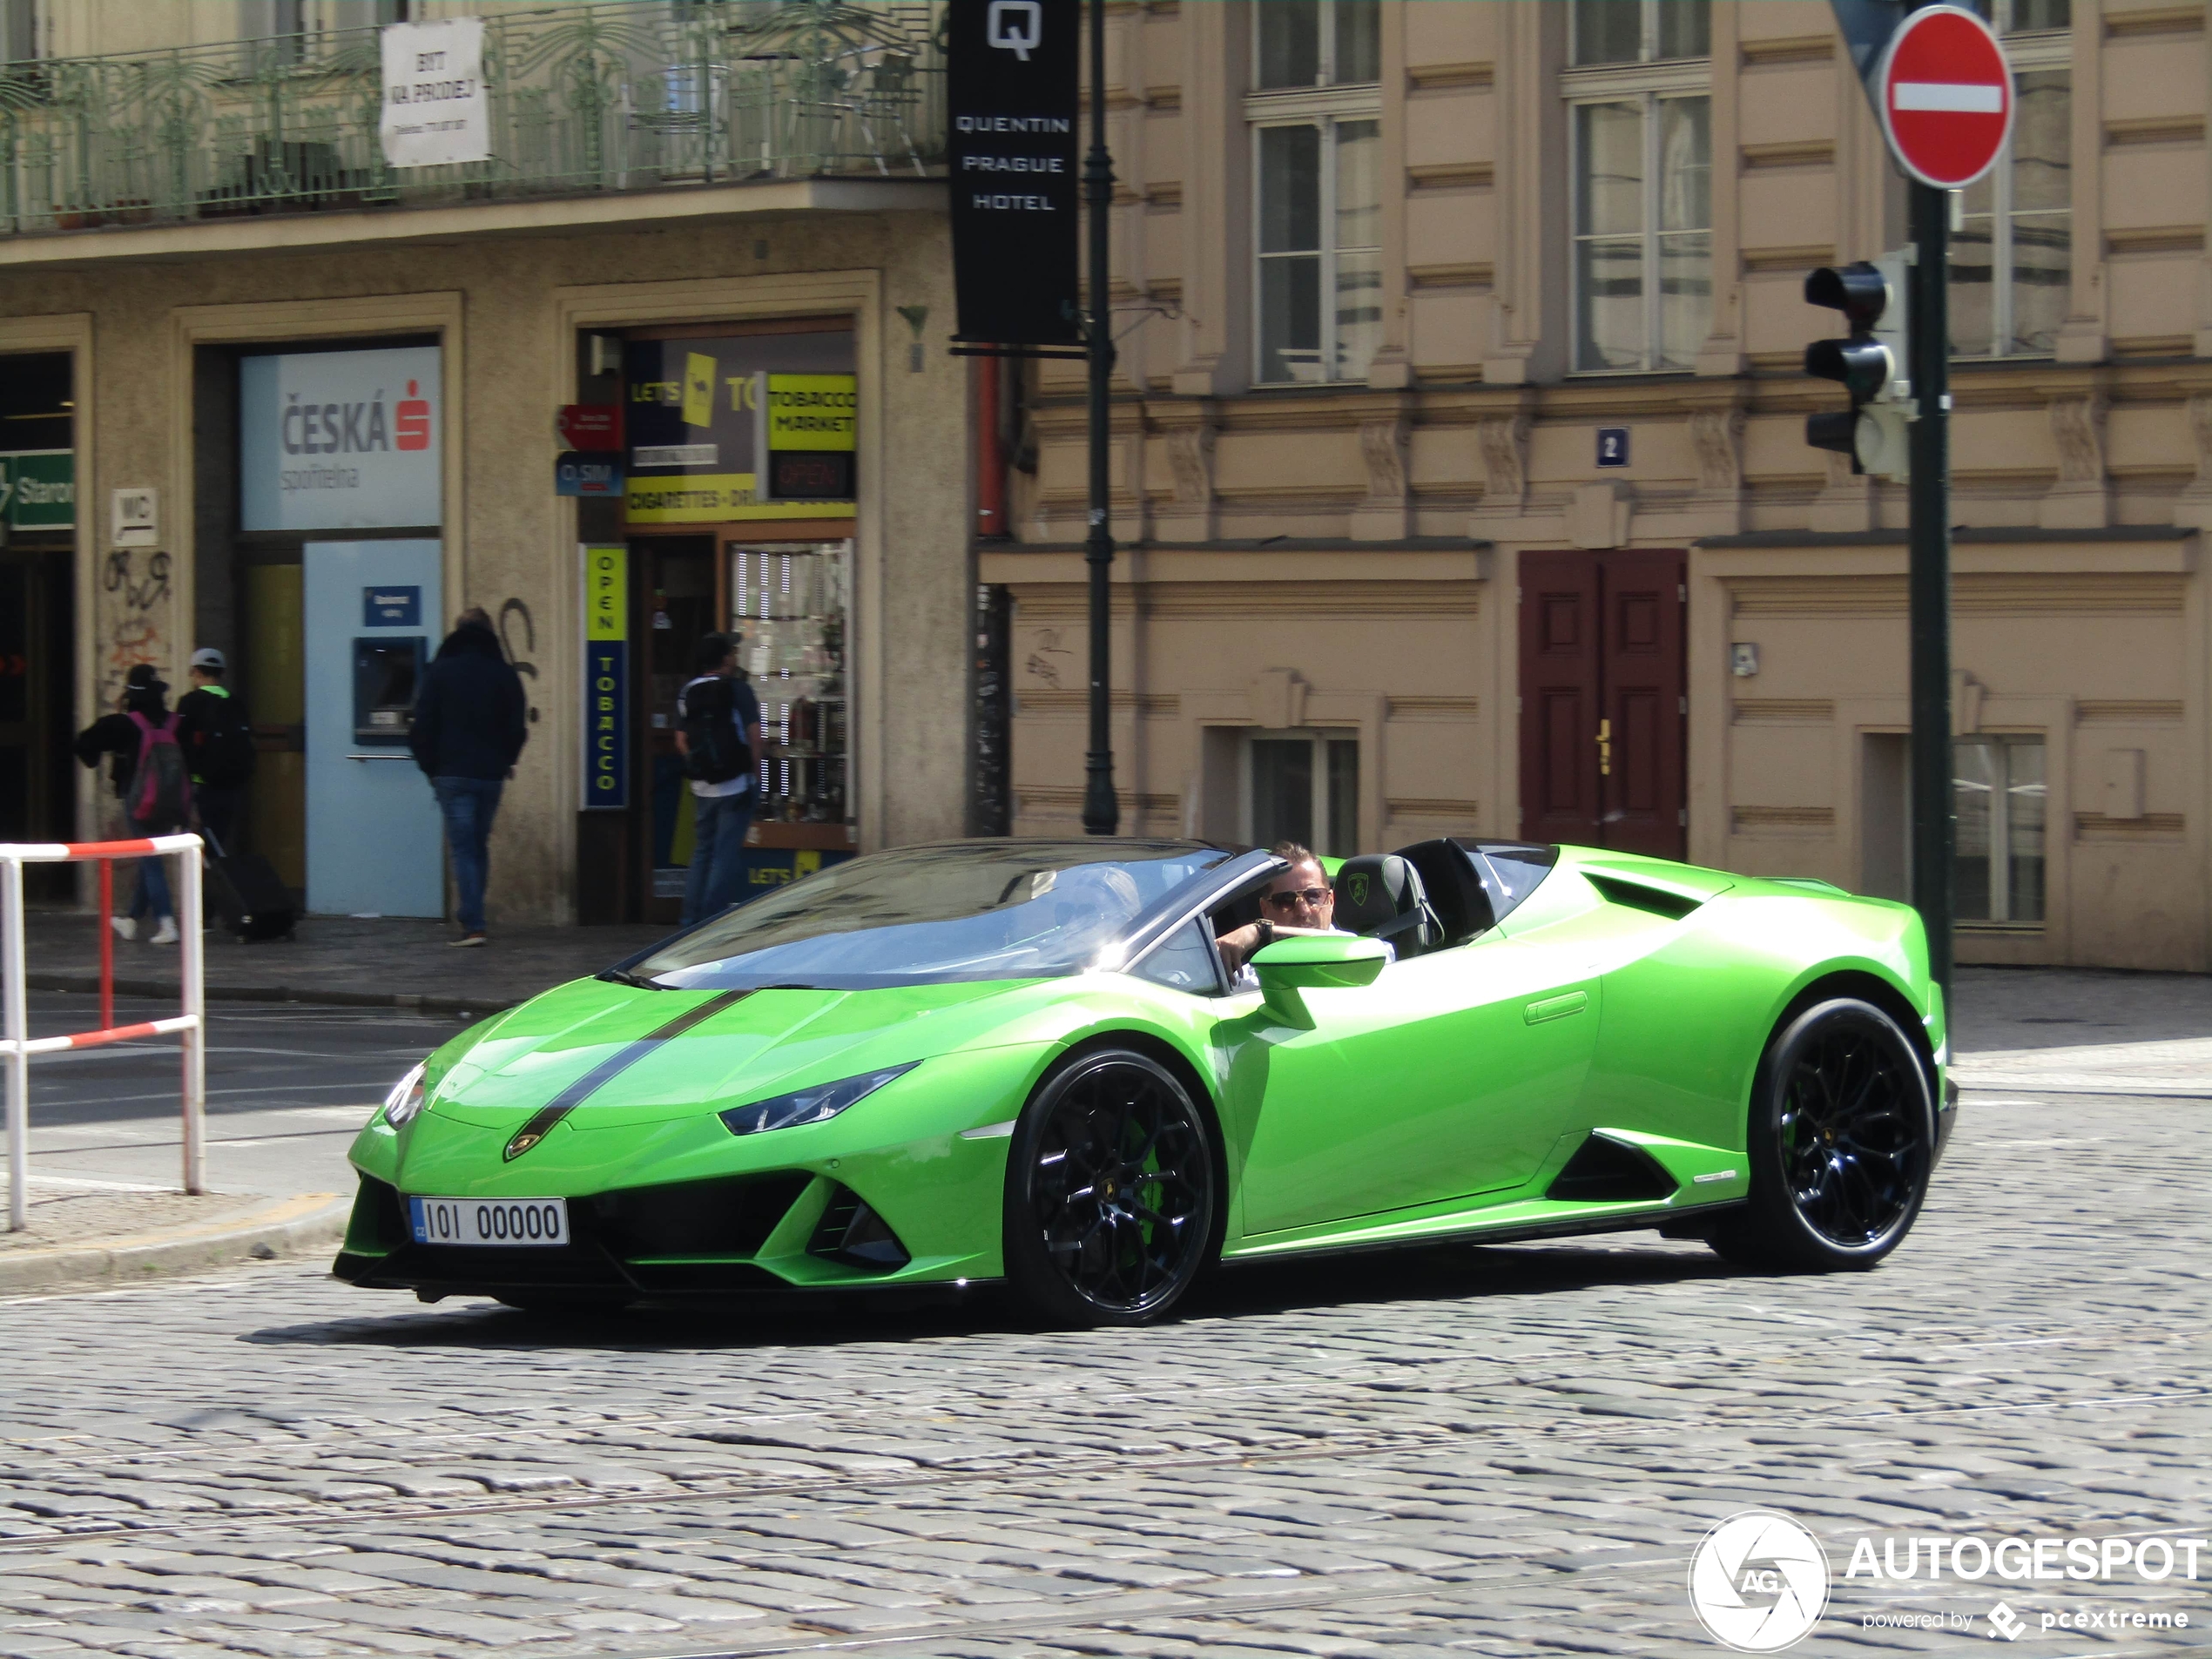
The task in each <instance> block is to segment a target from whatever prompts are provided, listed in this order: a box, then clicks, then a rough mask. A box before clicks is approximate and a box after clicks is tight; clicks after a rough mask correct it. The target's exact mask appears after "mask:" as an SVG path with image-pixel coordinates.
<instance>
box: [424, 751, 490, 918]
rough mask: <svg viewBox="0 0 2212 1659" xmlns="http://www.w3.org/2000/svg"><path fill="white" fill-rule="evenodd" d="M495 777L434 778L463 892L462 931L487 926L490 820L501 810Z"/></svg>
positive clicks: (456, 879)
mask: <svg viewBox="0 0 2212 1659" xmlns="http://www.w3.org/2000/svg"><path fill="white" fill-rule="evenodd" d="M430 787H431V788H432V789H434V790H435V791H437V794H438V810H439V811H440V812H442V813H444V814H445V819H446V850H447V851H448V853H451V854H452V855H453V885H454V886H455V887H456V888H458V889H459V890H460V894H461V918H460V920H461V931H462V933H464V934H480V933H482V932H483V930H484V883H485V882H486V881H487V880H489V879H490V876H491V846H490V843H491V820H492V818H493V816H494V815H495V814H496V813H497V812H498V811H499V792H500V790H501V789H502V788H503V787H504V786H503V785H502V784H501V782H500V781H499V779H496V778H433V779H430Z"/></svg>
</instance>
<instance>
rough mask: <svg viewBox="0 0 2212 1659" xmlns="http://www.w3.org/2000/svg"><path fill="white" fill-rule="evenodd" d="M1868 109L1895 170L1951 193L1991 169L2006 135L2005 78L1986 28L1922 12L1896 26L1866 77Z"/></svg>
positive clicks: (1930, 9) (1950, 13)
mask: <svg viewBox="0 0 2212 1659" xmlns="http://www.w3.org/2000/svg"><path fill="white" fill-rule="evenodd" d="M1874 107H1875V109H1876V110H1877V111H1879V112H1880V115H1881V118H1882V131H1883V132H1885V134H1887V135H1888V138H1889V141H1890V153H1891V154H1892V155H1894V156H1895V157H1896V158H1897V160H1898V165H1899V166H1901V167H1903V168H1904V169H1905V172H1908V173H1910V174H1912V177H1914V178H1915V179H1919V181H1920V182H1921V183H1922V184H1924V185H1934V186H1935V187H1936V188H1937V189H1939V190H1959V189H1963V188H1964V187H1965V186H1966V185H1971V184H1973V182H1974V180H1975V179H1979V178H1980V177H1981V176H1982V174H1984V173H1986V172H1988V171H1989V170H1990V168H1991V167H1992V166H1993V165H1995V163H1996V160H1997V158H1998V157H1999V156H2000V155H2002V154H2003V153H2004V151H2005V140H2006V137H2007V136H2009V135H2010V133H2011V132H2012V130H2013V71H2012V67H2011V65H2009V64H2006V61H2005V49H2004V48H2003V47H2002V46H2000V45H1999V44H1998V43H1997V37H1996V36H1995V35H1994V34H1993V33H1991V32H1990V28H1989V25H1988V24H1986V23H1984V22H1983V21H1982V20H1981V19H1980V18H1979V17H1976V16H1974V14H1973V12H1971V11H1964V10H1960V9H1959V7H1957V6H1926V7H1923V8H1922V9H1921V10H1919V11H1915V12H1913V13H1912V14H1911V15H1910V16H1909V17H1906V18H1905V21H1904V22H1903V23H1901V24H1898V29H1897V33H1895V34H1894V35H1892V36H1891V37H1890V44H1889V45H1888V46H1887V47H1886V48H1885V50H1884V51H1883V53H1882V61H1881V64H1880V65H1879V66H1878V68H1877V69H1876V70H1875V71H1874Z"/></svg>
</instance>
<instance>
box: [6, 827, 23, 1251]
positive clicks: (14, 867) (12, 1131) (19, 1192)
mask: <svg viewBox="0 0 2212 1659" xmlns="http://www.w3.org/2000/svg"><path fill="white" fill-rule="evenodd" d="M25 966H26V963H25V961H24V937H23V860H20V859H0V1001H4V1002H5V1003H6V1005H7V1006H6V1010H5V1013H4V1015H0V1018H3V1019H4V1024H5V1029H6V1031H7V1036H8V1041H9V1042H11V1043H13V1044H15V1047H14V1048H13V1049H10V1050H9V1052H8V1055H7V1061H8V1231H10V1232H18V1233H19V1232H28V1231H30V1055H28V1054H26V1053H24V1047H23V1045H24V1043H26V1042H30V1007H29V1004H28V1001H27V1000H26V998H25V995H24V968H25Z"/></svg>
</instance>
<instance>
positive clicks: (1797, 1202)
mask: <svg viewBox="0 0 2212 1659" xmlns="http://www.w3.org/2000/svg"><path fill="white" fill-rule="evenodd" d="M1934 1152H1935V1105H1934V1102H1933V1100H1932V1098H1931V1097H1930V1095H1929V1092H1928V1076H1927V1072H1926V1069H1925V1068H1924V1067H1923V1066H1922V1065H1921V1063H1920V1056H1919V1052H1918V1051H1917V1050H1916V1049H1914V1048H1913V1046H1912V1039H1911V1038H1910V1037H1908V1036H1907V1035H1905V1031H1904V1029H1903V1028H1901V1027H1900V1026H1899V1025H1898V1022H1896V1021H1895V1020H1893V1019H1892V1018H1891V1017H1890V1016H1889V1015H1886V1014H1885V1013H1884V1012H1882V1010H1881V1009H1879V1008H1876V1007H1875V1006H1874V1005H1873V1004H1871V1002H1862V1001H1858V1000H1856V999H1855V998H1850V997H1838V998H1837V999H1835V1000H1834V1001H1825V1002H1820V1003H1817V1004H1816V1005H1814V1006H1813V1007H1811V1008H1807V1009H1805V1010H1804V1012H1803V1013H1801V1014H1799V1015H1797V1016H1796V1017H1795V1018H1793V1019H1791V1021H1790V1022H1789V1023H1788V1024H1787V1025H1785V1026H1784V1028H1782V1030H1781V1031H1780V1032H1778V1033H1777V1035H1776V1036H1775V1038H1774V1041H1773V1042H1770V1044H1769V1045H1768V1046H1767V1051H1766V1055H1765V1056H1764V1058H1763V1059H1762V1060H1761V1061H1760V1062H1759V1073H1758V1080H1757V1082H1756V1083H1755V1084H1754V1085H1753V1088H1752V1092H1751V1120H1750V1170H1751V1190H1750V1202H1749V1203H1748V1204H1746V1205H1745V1207H1744V1209H1743V1211H1742V1212H1740V1213H1739V1214H1737V1215H1736V1216H1733V1217H1730V1218H1729V1219H1728V1220H1727V1221H1725V1222H1723V1224H1721V1225H1720V1226H1719V1227H1717V1228H1716V1230H1715V1231H1714V1232H1713V1234H1712V1237H1711V1239H1710V1243H1711V1244H1712V1246H1713V1248H1714V1249H1715V1250H1716V1251H1719V1252H1720V1254H1721V1255H1723V1257H1725V1258H1728V1259H1729V1260H1730V1261H1731V1262H1734V1263H1736V1264H1737V1265H1738V1266H1743V1267H1750V1268H1756V1269H1759V1270H1762V1271H1784V1272H1788V1271H1800V1272H1802V1271H1814V1272H1824V1271H1832V1270H1834V1269H1837V1268H1848V1267H1871V1266H1872V1265H1873V1264H1875V1263H1877V1262H1878V1261H1880V1260H1881V1259H1882V1258H1884V1257H1885V1256H1886V1255H1888V1254H1889V1253H1890V1252H1891V1251H1893V1250H1895V1249H1896V1248H1897V1247H1898V1244H1899V1243H1900V1242H1901V1241H1902V1240H1903V1239H1904V1238H1905V1234H1906V1233H1907V1232H1908V1231H1911V1229H1912V1221H1913V1218H1914V1217H1916V1216H1918V1215H1919V1212H1920V1204H1921V1201H1922V1199H1924V1198H1925V1197H1926V1196H1927V1190H1928V1175H1929V1171H1930V1170H1932V1168H1933V1167H1934V1163H1935V1158H1934Z"/></svg>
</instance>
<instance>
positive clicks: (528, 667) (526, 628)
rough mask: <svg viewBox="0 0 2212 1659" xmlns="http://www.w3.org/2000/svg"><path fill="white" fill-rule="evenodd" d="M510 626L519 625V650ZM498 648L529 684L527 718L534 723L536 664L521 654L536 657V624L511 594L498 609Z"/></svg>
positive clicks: (527, 607) (527, 611)
mask: <svg viewBox="0 0 2212 1659" xmlns="http://www.w3.org/2000/svg"><path fill="white" fill-rule="evenodd" d="M509 624H520V625H521V629H522V636H523V643H522V647H521V649H520V650H517V649H516V644H515V636H514V634H513V632H512V631H510V627H509ZM499 646H500V649H501V650H502V651H505V652H506V653H507V660H508V661H509V662H510V663H512V664H514V665H515V671H516V673H517V674H520V675H521V676H522V677H523V678H524V679H526V680H528V681H529V691H530V694H531V698H532V700H531V703H530V712H529V718H530V719H531V721H532V722H533V723H535V722H536V719H537V703H536V691H537V664H536V663H535V662H533V661H531V660H529V658H525V657H524V656H523V651H528V652H529V653H530V657H532V658H534V657H536V655H537V624H536V621H534V620H533V619H532V617H531V616H530V608H529V606H528V605H527V604H523V602H522V601H521V600H520V599H517V598H516V597H513V596H512V595H511V594H510V595H509V597H507V599H506V600H505V601H504V602H502V604H501V605H500V607H499Z"/></svg>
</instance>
